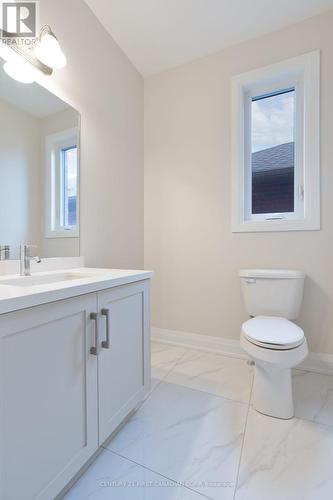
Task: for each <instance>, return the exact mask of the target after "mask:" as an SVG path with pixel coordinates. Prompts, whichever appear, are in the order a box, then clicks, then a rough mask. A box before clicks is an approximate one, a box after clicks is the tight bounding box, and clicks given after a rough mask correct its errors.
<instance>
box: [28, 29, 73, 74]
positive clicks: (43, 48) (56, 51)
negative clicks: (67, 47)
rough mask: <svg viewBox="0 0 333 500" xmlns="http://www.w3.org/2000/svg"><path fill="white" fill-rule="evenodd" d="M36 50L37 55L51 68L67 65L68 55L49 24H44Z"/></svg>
mask: <svg viewBox="0 0 333 500" xmlns="http://www.w3.org/2000/svg"><path fill="white" fill-rule="evenodd" d="M34 52H35V57H37V59H38V60H39V61H40V62H42V63H43V64H45V65H46V66H49V67H50V68H56V69H59V68H63V67H64V66H66V63H67V60H66V56H65V54H64V53H63V51H62V50H61V47H60V43H59V42H58V39H57V37H56V36H55V34H54V33H53V31H52V30H51V27H50V26H49V25H48V24H46V25H45V26H43V28H42V30H41V32H40V35H39V41H38V43H37V45H36V47H35V51H34Z"/></svg>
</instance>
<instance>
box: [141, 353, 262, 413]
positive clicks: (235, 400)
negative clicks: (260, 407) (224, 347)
mask: <svg viewBox="0 0 333 500" xmlns="http://www.w3.org/2000/svg"><path fill="white" fill-rule="evenodd" d="M201 352H204V351H201ZM186 354H187V352H184V354H182V355H181V357H180V358H179V359H178V360H177V362H176V364H175V365H174V366H173V367H172V368H171V369H170V370H169V371H168V373H167V374H166V375H164V377H163V378H162V379H160V381H159V383H158V384H157V385H156V387H154V389H153V390H152V391H151V393H150V394H149V396H148V397H147V399H149V397H150V395H151V394H152V393H153V392H154V391H155V390H156V389H157V388H158V387H159V386H160V385H161V384H162V383H164V384H172V385H177V386H178V387H184V388H185V389H190V390H192V391H198V392H202V393H204V394H209V395H211V396H215V397H216V398H221V399H225V400H227V401H232V402H234V403H241V404H244V405H246V402H245V401H240V400H239V399H233V398H228V397H227V396H221V395H220V394H214V393H213V392H210V391H204V390H203V389H196V388H193V387H189V386H187V385H182V384H179V383H176V382H168V381H167V380H166V379H167V377H168V376H169V375H170V373H172V372H173V371H174V369H175V368H176V367H177V366H178V364H179V363H180V362H181V360H182V359H183V358H184V357H185V356H186ZM225 357H228V356H225ZM244 361H245V360H244ZM250 375H251V376H250V378H251V389H250V396H251V391H252V384H253V377H254V373H251V374H250ZM147 399H146V400H145V401H147Z"/></svg>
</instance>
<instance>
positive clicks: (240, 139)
mask: <svg viewBox="0 0 333 500" xmlns="http://www.w3.org/2000/svg"><path fill="white" fill-rule="evenodd" d="M232 93H233V98H232V100H233V187H232V196H233V206H232V230H233V231H234V232H242V231H284V230H305V229H319V228H320V213H319V195H320V193H319V191H320V183H319V53H318V52H313V53H310V54H306V55H304V56H301V57H298V58H294V59H289V60H287V61H284V62H281V63H278V64H275V65H272V66H269V67H266V68H263V69H259V70H255V71H253V72H250V73H245V74H242V75H238V76H236V77H234V78H233V82H232Z"/></svg>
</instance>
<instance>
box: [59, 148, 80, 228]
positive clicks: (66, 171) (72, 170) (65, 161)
mask: <svg viewBox="0 0 333 500" xmlns="http://www.w3.org/2000/svg"><path fill="white" fill-rule="evenodd" d="M61 160H62V161H61V167H62V187H61V191H62V192H61V196H62V216H61V225H62V226H63V227H73V226H76V224H77V192H78V161H77V160H78V158H77V146H71V147H68V148H64V149H62V150H61Z"/></svg>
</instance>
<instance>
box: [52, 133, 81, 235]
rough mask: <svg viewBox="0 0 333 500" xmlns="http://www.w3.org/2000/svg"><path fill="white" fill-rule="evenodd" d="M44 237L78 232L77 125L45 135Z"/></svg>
mask: <svg viewBox="0 0 333 500" xmlns="http://www.w3.org/2000/svg"><path fill="white" fill-rule="evenodd" d="M46 166H47V175H46V180H47V196H46V201H47V210H46V214H47V215H46V217H47V220H46V237H48V238H65V237H71V238H73V237H78V236H79V190H78V185H79V161H78V132H77V129H71V130H65V131H63V132H60V133H58V134H53V135H51V136H48V137H47V138H46Z"/></svg>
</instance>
